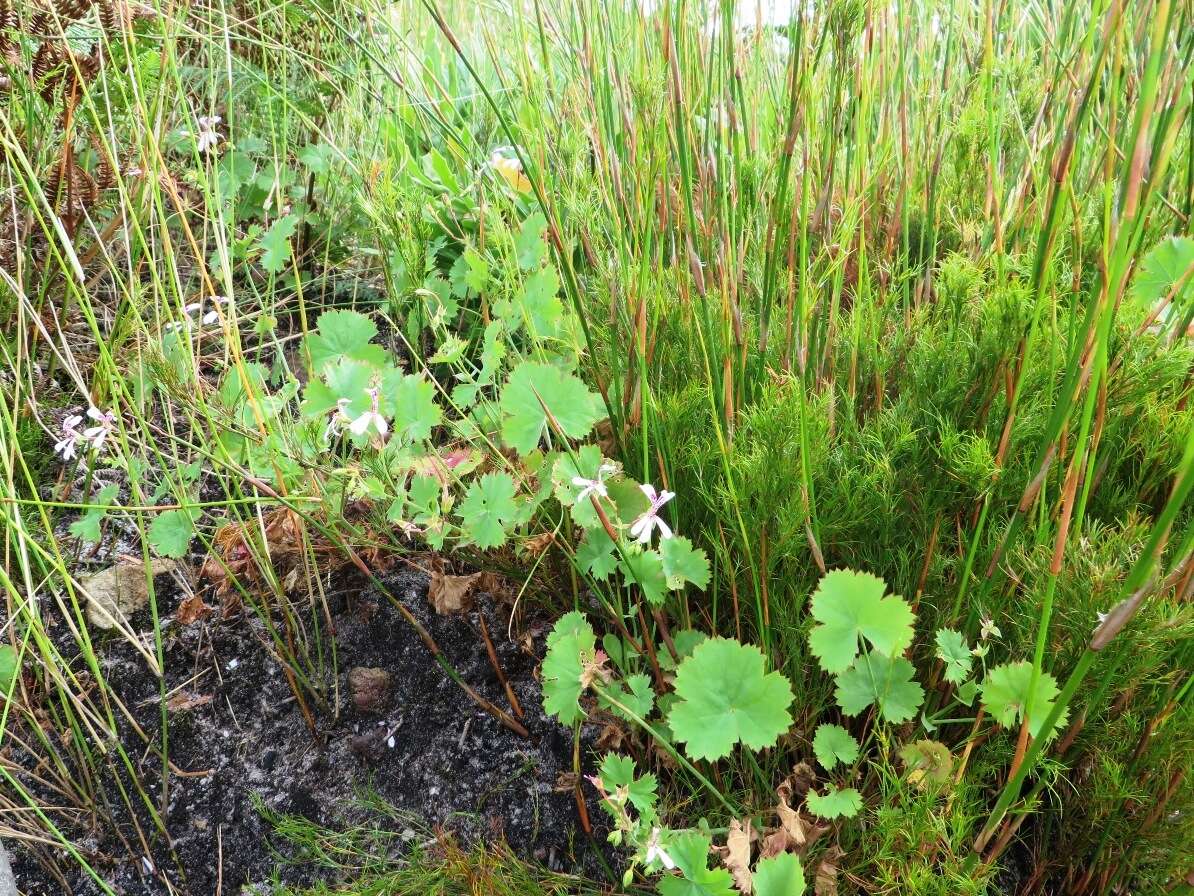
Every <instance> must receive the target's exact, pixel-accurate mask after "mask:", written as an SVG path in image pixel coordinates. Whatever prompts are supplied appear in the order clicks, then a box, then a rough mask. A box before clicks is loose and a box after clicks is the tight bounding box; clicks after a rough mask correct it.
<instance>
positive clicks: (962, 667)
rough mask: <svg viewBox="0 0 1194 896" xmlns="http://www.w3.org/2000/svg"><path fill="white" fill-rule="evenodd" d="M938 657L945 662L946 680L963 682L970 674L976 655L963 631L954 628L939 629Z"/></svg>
mask: <svg viewBox="0 0 1194 896" xmlns="http://www.w3.org/2000/svg"><path fill="white" fill-rule="evenodd" d="M936 641H937V658H938V659H939V660H941V661H942V662H943V663H945V680H946V681H948V682H949V683H950V684H961V683H962V682H963V681H965V680H966V678H967V677H968V676H969V675H970V667H971V665H973V663H974V655H973V654H972V653H971V652H970V645H969V644H967V643H966V637H965V636H964V635H963V634H962V633H961V632H956V631H954V630H953V629H952V628H942V629H938V630H937V638H936Z"/></svg>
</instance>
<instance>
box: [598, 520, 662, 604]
mask: <svg viewBox="0 0 1194 896" xmlns="http://www.w3.org/2000/svg"><path fill="white" fill-rule="evenodd" d="M594 531H595V530H594ZM607 537H608V536H607ZM622 553H623V555H624V559H622V560H619V561H618V569H620V570H621V571H622V575H623V576H625V577H626V580H627V581H628V582H633V583H634V584H636V585H638V586H639V588H641V589H642V591H643V597H645V598H646V599H647V602H648V603H650V604H651V605H652V606H654V607H661V606H663V601H664V599H665V598H666V597H667V576H666V575H665V573H664V571H663V558H662V557H660V556H659V552H658V551H654V550H643V549H642V548H640V547H639V546H638V545H631V546H629V547H627V548H626V549H625V550H624V551H623V552H622Z"/></svg>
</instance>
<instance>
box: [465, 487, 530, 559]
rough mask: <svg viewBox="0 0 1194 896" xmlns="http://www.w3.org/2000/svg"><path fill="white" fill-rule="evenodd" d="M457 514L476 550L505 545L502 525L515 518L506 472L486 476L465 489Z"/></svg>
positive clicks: (512, 494) (504, 533)
mask: <svg viewBox="0 0 1194 896" xmlns="http://www.w3.org/2000/svg"><path fill="white" fill-rule="evenodd" d="M457 512H458V513H459V514H460V519H461V525H462V527H463V529H464V534H465V537H466V538H467V539H468V541H469V542H471V543H472V544H475V545H476V546H477V547H479V548H496V547H498V546H500V545H502V544H505V542H506V523H507V522H509V521H511V520H513V519H514V518H515V517H516V516H517V515H518V505H517V504H516V503H515V501H514V480H513V479H512V478H511V476H510V474H509V473H486V474H485V475H484V476H482V477H481V478H480V479H474V480H473V482H472V484H471V485H469V487H468V492H467V493H466V494H465V496H464V500H463V501H461V502H460V507H459V508H458V510H457Z"/></svg>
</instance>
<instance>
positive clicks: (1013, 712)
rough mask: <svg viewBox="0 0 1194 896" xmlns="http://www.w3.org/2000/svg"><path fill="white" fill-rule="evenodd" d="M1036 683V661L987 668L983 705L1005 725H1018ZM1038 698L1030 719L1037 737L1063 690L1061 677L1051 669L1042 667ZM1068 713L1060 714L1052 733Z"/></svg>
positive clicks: (996, 719)
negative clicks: (1058, 683)
mask: <svg viewBox="0 0 1194 896" xmlns="http://www.w3.org/2000/svg"><path fill="white" fill-rule="evenodd" d="M1031 685H1032V663H1030V662H1028V661H1027V660H1022V661H1020V662H1017V663H1004V664H1003V665H1001V666H995V667H994V668H992V669H989V670H987V675H986V677H985V678H984V679H983V683H982V688H981V690H982V704H983V708H984V709H986V711H987V712H988V713H990V715H991V717H992V718H994V719H995V721H997V722H998V723H999V724H1000V725H1002V726H1003V727H1004V728H1014V727H1016V726H1018V725H1020V724H1021V723H1022V722H1023V720H1024V710H1025V708H1026V706H1027V704H1028V694H1029V690H1030V688H1031ZM1035 693H1036V696H1035V699H1034V700H1033V704H1032V718H1030V719H1029V720H1028V731H1029V733H1030V734H1031V735H1032V736H1033V737H1039V736H1040V733H1041V727H1042V726H1043V725H1044V724H1045V719H1046V717H1048V715H1049V713H1050V712H1051V711H1052V709H1053V702H1054V700H1056V699H1057V695H1058V693H1059V690H1058V687H1057V679H1056V678H1054V677H1053V676H1052V675H1050V674H1049V673H1048V672H1044V671H1042V672H1041V674H1040V676H1039V677H1038V678H1037V682H1036V688H1035ZM1064 718H1065V716H1064V714H1063V715H1062V716H1059V717H1058V720H1057V723H1056V724H1055V725H1054V727H1053V730H1052V731H1050V732H1049V734H1050V736H1052V735H1053V734H1055V733H1056V732H1057V729H1058V728H1059V727H1060V726H1061V723H1062V721H1063V720H1064Z"/></svg>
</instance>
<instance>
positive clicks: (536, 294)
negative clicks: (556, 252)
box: [518, 265, 564, 339]
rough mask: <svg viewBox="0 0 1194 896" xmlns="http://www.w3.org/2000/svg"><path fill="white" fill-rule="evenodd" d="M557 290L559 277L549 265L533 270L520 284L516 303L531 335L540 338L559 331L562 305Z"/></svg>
mask: <svg viewBox="0 0 1194 896" xmlns="http://www.w3.org/2000/svg"><path fill="white" fill-rule="evenodd" d="M559 290H560V278H559V275H557V274H556V269H555V268H554V267H552V266H551V265H547V266H546V267H543V268H540V269H539V270H537V271H535V272H534V273H533V274H531V275H530V276H529V277H527V279H526V282H525V283H524V284H523V285H522V291H521V293H519V297H518V298H519V300H518V305H519V307H520V308H521V309H522V319H523V321H524V322H525V323H526V326H527V329H528V330H529V331H530V334H531V335H532V336H537V337H539V338H540V339H542V338H546V337H549V336H554V335H555V334H556V333H557V332H558V331H559V328H560V321H561V319H562V318H563V316H564V305H563V303H561V302H560V297H559V296H558V295H557V293H558V292H559Z"/></svg>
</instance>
